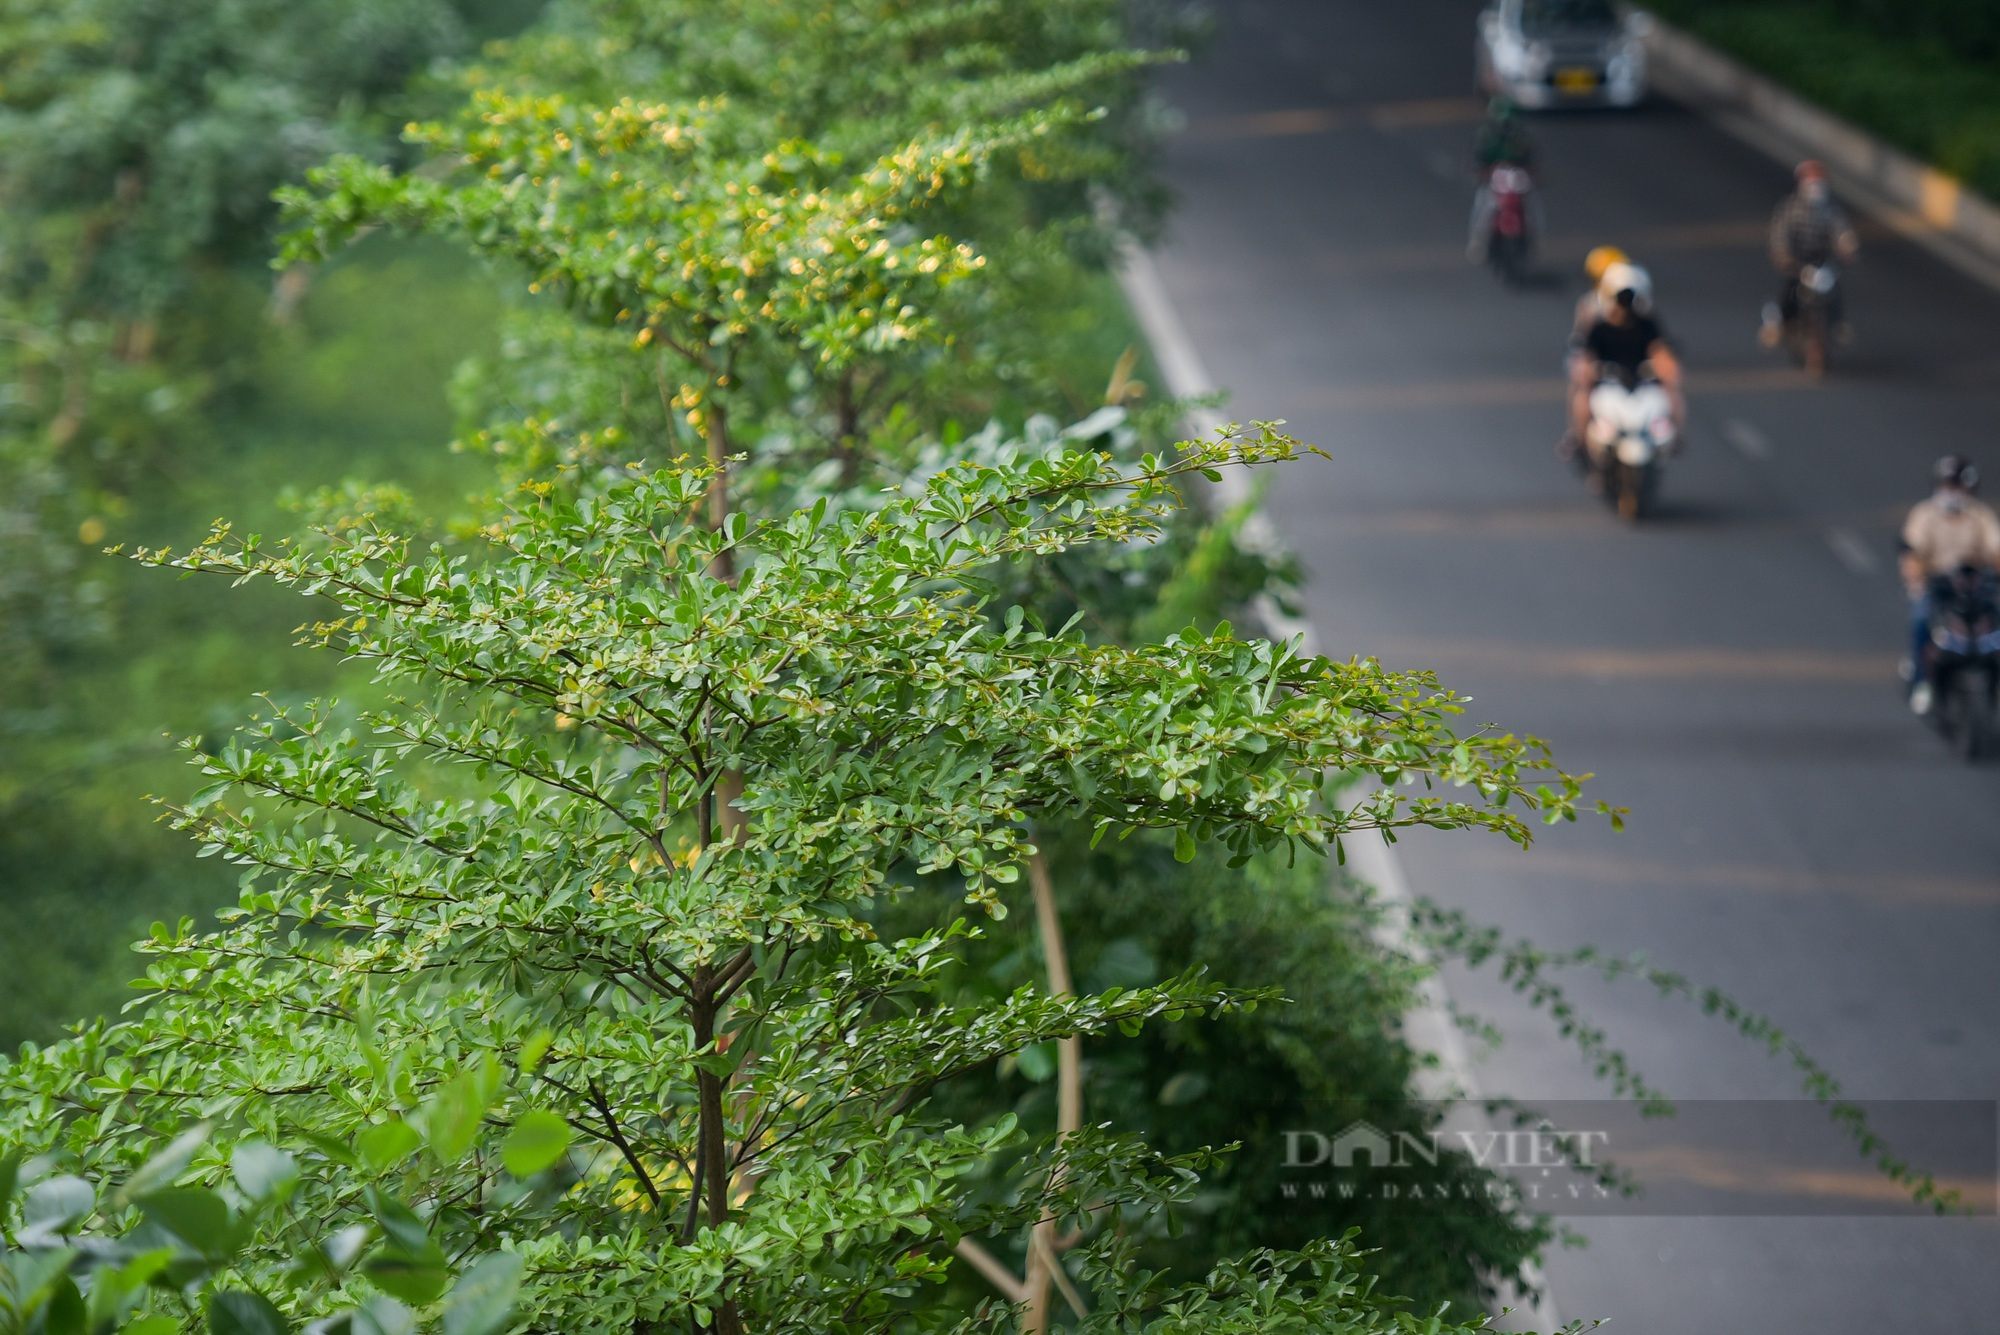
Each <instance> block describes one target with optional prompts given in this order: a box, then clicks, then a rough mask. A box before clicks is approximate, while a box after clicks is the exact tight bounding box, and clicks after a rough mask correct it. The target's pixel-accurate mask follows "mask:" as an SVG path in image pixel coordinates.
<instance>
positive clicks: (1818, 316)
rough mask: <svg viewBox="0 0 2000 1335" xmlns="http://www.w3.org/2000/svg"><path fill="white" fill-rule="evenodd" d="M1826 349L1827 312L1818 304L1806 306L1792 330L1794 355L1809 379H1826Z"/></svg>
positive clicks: (1800, 312)
mask: <svg viewBox="0 0 2000 1335" xmlns="http://www.w3.org/2000/svg"><path fill="white" fill-rule="evenodd" d="M1826 347H1827V327H1826V312H1825V311H1823V310H1821V309H1820V308H1819V304H1818V303H1817V302H1814V303H1809V304H1806V305H1805V306H1804V308H1803V309H1801V310H1800V311H1799V314H1798V318H1797V321H1796V324H1795V326H1794V328H1793V330H1792V355H1793V356H1795V357H1796V358H1797V359H1798V363H1799V365H1800V366H1802V367H1804V368H1805V373H1806V378H1807V379H1809V380H1820V379H1823V378H1825V376H1826Z"/></svg>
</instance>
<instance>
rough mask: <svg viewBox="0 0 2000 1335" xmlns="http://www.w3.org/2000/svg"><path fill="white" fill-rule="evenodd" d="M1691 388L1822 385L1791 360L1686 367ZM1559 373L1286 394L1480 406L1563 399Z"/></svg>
mask: <svg viewBox="0 0 2000 1335" xmlns="http://www.w3.org/2000/svg"><path fill="white" fill-rule="evenodd" d="M1687 387H1688V392H1689V393H1690V394H1759V393H1770V392H1793V391H1798V390H1807V389H1814V388H1823V386H1820V385H1818V384H1817V383H1816V382H1815V381H1813V380H1812V379H1811V378H1810V377H1808V376H1807V375H1806V373H1805V372H1803V371H1800V370H1797V369H1795V368H1793V367H1789V366H1768V367H1764V366H1751V367H1734V368H1729V369H1724V370H1714V371H1690V372H1688V377H1687ZM1565 397H1566V391H1565V386H1564V383H1563V381H1562V379H1561V378H1560V377H1558V376H1469V377H1466V378H1465V379H1462V380H1420V381H1412V382H1405V383H1400V384H1397V383H1390V384H1376V385H1319V386H1315V387H1314V388H1311V389H1307V390H1304V391H1302V392H1295V393H1293V394H1290V395H1288V396H1287V400H1288V402H1292V403H1296V404H1297V405H1298V406H1299V407H1304V408H1316V409H1332V410H1335V411H1339V412H1394V411H1399V410H1403V409H1408V408H1483V407H1495V406H1504V405H1506V404H1514V403H1561V402H1563V400H1564V398H1565Z"/></svg>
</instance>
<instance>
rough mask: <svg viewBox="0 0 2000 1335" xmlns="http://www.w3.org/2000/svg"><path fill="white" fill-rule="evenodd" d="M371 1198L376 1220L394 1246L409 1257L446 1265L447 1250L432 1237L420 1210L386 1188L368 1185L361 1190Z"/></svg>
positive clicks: (368, 1199) (370, 1203)
mask: <svg viewBox="0 0 2000 1335" xmlns="http://www.w3.org/2000/svg"><path fill="white" fill-rule="evenodd" d="M362 1194H363V1196H364V1197H366V1199H367V1201H368V1208H369V1210H370V1211H372V1212H373V1213H374V1215H375V1222H376V1223H377V1224H379V1225H381V1227H382V1234H383V1236H384V1237H385V1238H386V1239H387V1240H388V1243H389V1245H390V1246H391V1247H393V1248H395V1249H396V1250H397V1251H400V1252H402V1253H404V1254H405V1255H407V1256H412V1257H416V1258H418V1259H421V1260H424V1261H432V1260H433V1259H435V1263H436V1264H438V1265H443V1264H444V1253H443V1252H441V1251H439V1250H438V1245H437V1243H435V1242H433V1241H432V1240H431V1233H430V1229H429V1228H427V1227H425V1225H424V1221H423V1220H422V1219H419V1218H418V1217H417V1212H416V1211H415V1210H412V1209H411V1208H410V1207H409V1206H407V1205H405V1204H403V1203H402V1202H401V1201H399V1200H397V1199H396V1198H395V1197H394V1196H391V1195H390V1194H389V1193H388V1192H386V1191H380V1190H377V1189H376V1188H374V1187H370V1188H368V1189H367V1190H366V1191H365V1192H363V1193H362Z"/></svg>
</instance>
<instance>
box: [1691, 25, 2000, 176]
mask: <svg viewBox="0 0 2000 1335" xmlns="http://www.w3.org/2000/svg"><path fill="white" fill-rule="evenodd" d="M1653 7H1654V8H1657V9H1658V10H1659V12H1660V13H1661V14H1662V15H1663V16H1665V17H1666V18H1669V19H1671V20H1673V21H1675V22H1677V23H1681V24H1683V25H1684V26H1686V27H1687V28H1688V29H1689V30H1690V31H1692V32H1694V33H1695V34H1697V35H1698V36H1700V37H1702V38H1703V39H1704V40H1706V41H1708V42H1711V43H1713V44H1714V45H1716V46H1717V47H1720V48H1721V49H1722V50H1724V51H1727V52H1728V53H1729V54H1731V55H1733V56H1735V57H1737V58H1738V59H1740V60H1742V61H1744V62H1746V63H1747V64H1749V65H1751V66H1753V67H1755V68H1757V69H1760V70H1762V71H1763V72H1765V73H1766V74H1769V75H1770V76H1771V77H1773V78H1775V79H1777V80H1778V81H1779V82H1781V83H1784V84H1786V85H1788V86H1790V87H1792V88H1795V89H1797V90H1798V91H1799V92H1800V93H1801V94H1803V95H1804V96H1806V97H1809V98H1811V99H1812V100H1813V101H1815V102H1818V103H1819V104H1821V105H1822V106H1824V107H1826V108H1828V109H1829V110H1831V111H1833V112H1835V113H1836V114H1838V115H1841V116H1845V117H1847V118H1848V119H1849V120H1852V121H1854V122H1855V123H1856V124H1858V125H1861V126H1863V127H1865V128H1866V129H1869V130H1872V131H1874V132H1875V133H1877V134H1879V135H1881V136H1882V137H1883V138H1885V139H1887V140H1889V141H1890V142H1891V143H1894V144H1896V145H1898V146H1900V147H1902V148H1904V149H1906V150H1908V151H1909V152H1911V153H1913V154H1915V155H1916V156H1917V157H1919V158H1922V159H1923V160H1925V161H1927V162H1933V163H1936V164H1937V165H1938V166H1939V167H1941V168H1943V169H1944V170H1945V171H1948V172H1951V173H1953V174H1954V175H1956V176H1958V177H1960V178H1961V179H1963V180H1964V181H1965V182H1966V183H1967V184H1969V185H1971V186H1972V187H1973V188H1974V189H1977V190H1979V191H1981V192H1982V193H1984V194H1985V195H1986V196H1987V197H1988V198H1989V199H2000V6H1994V5H1990V4H1984V3H1980V0H1774V2H1770V3H1765V2H1762V0H1759V2H1755V3H1737V2H1736V0H1728V2H1727V3H1724V2H1722V0H1665V2H1664V3H1661V4H1658V5H1656V6H1653Z"/></svg>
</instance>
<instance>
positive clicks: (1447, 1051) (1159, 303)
mask: <svg viewBox="0 0 2000 1335" xmlns="http://www.w3.org/2000/svg"><path fill="white" fill-rule="evenodd" d="M1124 261H1125V262H1124V263H1123V264H1121V265H1119V267H1118V285H1119V286H1120V287H1121V288H1123V289H1124V292H1125V300H1126V302H1127V304H1129V305H1130V306H1131V308H1132V314H1133V316H1134V317H1135V318H1136V319H1137V320H1138V321H1139V329H1140V332H1141V333H1143V334H1145V336H1146V341H1147V342H1148V343H1149V344H1151V345H1152V348H1153V359H1154V361H1155V362H1157V363H1158V364H1159V368H1160V376H1161V378H1162V379H1164V380H1165V381H1166V382H1167V392H1168V393H1170V394H1172V395H1173V396H1174V397H1176V398H1183V399H1185V398H1194V397H1197V396H1199V395H1203V394H1212V393H1214V392H1215V381H1214V380H1212V379H1211V378H1210V377H1209V373H1208V367H1207V365H1206V364H1204V363H1203V361H1202V359H1201V353H1200V352H1198V351H1196V349H1195V346H1194V340H1193V339H1191V338H1189V337H1188V332H1187V326H1186V325H1184V324H1182V323H1181V318H1180V312H1179V311H1177V310H1175V309H1174V302H1173V298H1172V297H1171V296H1169V295H1168V294H1167V285H1166V284H1165V283H1163V282H1161V281H1160V270H1159V267H1158V266H1157V265H1155V264H1154V263H1153V257H1152V255H1151V254H1149V253H1148V252H1147V251H1146V250H1145V249H1144V248H1142V247H1140V246H1139V245H1137V244H1136V243H1131V242H1128V243H1127V244H1126V245H1125V247H1124ZM1189 417H1190V418H1191V419H1192V420H1191V422H1190V425H1192V426H1194V427H1196V428H1197V429H1198V430H1200V431H1202V432H1203V433H1204V434H1206V433H1207V432H1208V431H1210V430H1212V429H1213V428H1214V427H1215V425H1216V424H1217V423H1218V422H1219V421H1220V414H1218V413H1216V412H1215V411H1214V410H1213V409H1197V410H1196V411H1195V412H1193V413H1190V414H1189ZM1245 471H1246V470H1244V469H1241V468H1231V469H1227V470H1225V471H1224V472H1223V474H1222V477H1223V481H1222V482H1221V483H1219V484H1217V485H1216V487H1215V493H1216V500H1217V501H1218V502H1220V503H1222V504H1224V505H1229V504H1241V503H1242V502H1243V501H1245V500H1249V499H1251V498H1253V497H1254V496H1255V494H1256V493H1255V492H1254V491H1252V490H1251V487H1250V483H1249V480H1248V479H1247V478H1245V477H1244V476H1243V474H1244V472H1245ZM1251 518H1252V519H1253V520H1258V521H1262V524H1263V525H1265V526H1268V525H1269V523H1270V521H1269V520H1268V519H1266V518H1265V517H1264V512H1263V510H1262V508H1261V507H1260V508H1259V509H1258V510H1257V511H1256V512H1255V513H1254V514H1253V515H1252V516H1251ZM1245 527H1246V529H1247V528H1249V527H1250V526H1249V525H1248V524H1246V525H1245ZM1267 531H1268V530H1267ZM1257 613H1258V615H1259V616H1260V617H1261V618H1262V619H1263V621H1264V623H1265V625H1266V627H1267V628H1268V629H1269V632H1270V633H1271V634H1272V635H1274V636H1277V637H1279V638H1282V639H1291V638H1293V637H1294V636H1296V637H1298V639H1299V641H1300V645H1299V647H1300V649H1301V651H1302V652H1305V653H1308V654H1311V653H1317V652H1318V649H1317V647H1316V645H1315V639H1316V637H1315V636H1314V634H1313V628H1312V626H1311V625H1310V624H1309V623H1307V622H1303V621H1298V620H1294V619H1293V618H1291V617H1287V616H1285V615H1283V613H1282V612H1281V611H1280V610H1279V609H1278V606H1277V604H1276V602H1275V601H1274V600H1272V599H1270V598H1268V597H1266V598H1261V599H1259V600H1258V606H1257ZM1347 847H1348V852H1349V854H1350V856H1351V857H1352V858H1353V859H1354V862H1355V864H1356V865H1355V873H1356V875H1357V876H1359V877H1360V878H1361V879H1362V880H1363V881H1365V882H1367V883H1368V884H1370V885H1372V886H1373V887H1374V889H1375V891H1376V893H1377V894H1378V895H1380V896H1381V897H1382V899H1383V900H1384V901H1385V902H1386V903H1387V904H1389V905H1393V906H1399V908H1398V909H1397V911H1396V912H1395V913H1393V914H1392V915H1390V916H1389V917H1388V919H1387V921H1386V923H1385V926H1387V927H1388V928H1389V929H1390V932H1391V936H1392V939H1393V940H1394V944H1395V948H1396V949H1398V950H1399V951H1400V952H1402V953H1404V954H1406V955H1408V956H1410V957H1411V958H1413V959H1418V960H1423V959H1425V958H1426V952H1425V951H1424V949H1423V947H1422V946H1421V945H1420V944H1419V943H1418V942H1417V940H1416V938H1415V935H1414V934H1413V933H1412V932H1411V931H1410V921H1409V905H1410V886H1409V881H1408V880H1407V878H1405V877H1404V875H1403V863H1402V859H1401V858H1400V857H1398V856H1397V855H1396V849H1395V846H1394V845H1393V844H1391V843H1389V842H1388V840H1386V839H1384V838H1383V837H1382V836H1381V835H1380V834H1379V833H1374V832H1369V833H1363V834H1359V835H1357V836H1356V837H1355V838H1354V839H1352V840H1349V841H1348V844H1347ZM1403 1023H1404V1032H1405V1034H1406V1036H1407V1037H1408V1039H1409V1041H1410V1043H1411V1045H1412V1046H1413V1047H1416V1048H1417V1049H1418V1050H1419V1051H1428V1052H1430V1053H1431V1054H1432V1055H1433V1056H1435V1057H1436V1059H1437V1065H1436V1066H1435V1067H1433V1068H1430V1069H1429V1071H1428V1075H1429V1076H1430V1078H1431V1079H1432V1080H1433V1081H1435V1082H1438V1083H1439V1084H1442V1085H1443V1086H1445V1087H1447V1088H1450V1087H1456V1088H1458V1089H1460V1090H1462V1091H1464V1097H1466V1098H1476V1097H1478V1089H1479V1085H1478V1082H1477V1081H1476V1080H1475V1079H1474V1078H1473V1074H1472V1063H1471V1062H1470V1060H1468V1058H1467V1055H1466V1051H1465V1042H1464V1039H1463V1038H1462V1037H1461V1036H1460V1033H1459V1029H1458V1024H1457V1022H1456V1021H1455V1020H1454V1019H1453V1018H1452V1016H1451V1003H1450V999H1449V997H1448V996H1447V995H1446V993H1445V990H1444V980H1443V979H1442V978H1439V977H1438V976H1437V973H1436V971H1435V969H1433V970H1432V971H1431V972H1430V973H1428V974H1427V975H1426V976H1425V977H1424V978H1423V980H1422V981H1421V982H1420V983H1419V984H1418V987H1417V998H1416V1005H1415V1006H1414V1007H1413V1008H1412V1010H1411V1012H1410V1013H1409V1014H1408V1015H1406V1016H1405V1017H1404V1020H1403ZM1436 1087H1437V1085H1436V1084H1433V1085H1432V1086H1431V1088H1433V1089H1434V1088H1436ZM1522 1273H1523V1276H1524V1277H1525V1278H1526V1279H1527V1281H1528V1291H1527V1292H1525V1293H1523V1292H1520V1291H1519V1290H1516V1289H1514V1287H1513V1286H1512V1285H1507V1286H1505V1287H1504V1290H1503V1292H1502V1294H1501V1298H1502V1301H1503V1302H1504V1303H1506V1304H1507V1305H1509V1306H1515V1310H1516V1312H1517V1313H1518V1314H1519V1315H1520V1316H1522V1317H1525V1318H1526V1319H1527V1320H1529V1321H1531V1322H1532V1323H1534V1326H1535V1328H1536V1329H1540V1330H1556V1329H1559V1328H1560V1327H1561V1326H1562V1324H1563V1321H1562V1317H1561V1316H1559V1315H1558V1314H1557V1312H1556V1304H1555V1299H1554V1297H1553V1296H1552V1295H1551V1294H1550V1292H1549V1284H1548V1281H1547V1280H1546V1279H1545V1278H1544V1277H1543V1275H1542V1273H1541V1268H1540V1267H1539V1266H1537V1265H1535V1264H1534V1263H1533V1262H1532V1261H1529V1262H1527V1263H1525V1264H1524V1265H1523V1266H1522ZM1517 1304H1518V1306H1516V1305H1517Z"/></svg>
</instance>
